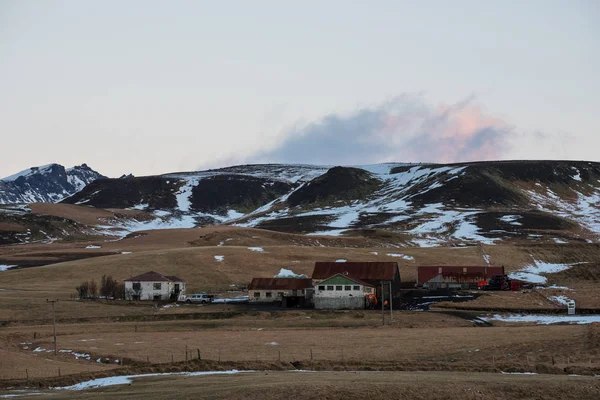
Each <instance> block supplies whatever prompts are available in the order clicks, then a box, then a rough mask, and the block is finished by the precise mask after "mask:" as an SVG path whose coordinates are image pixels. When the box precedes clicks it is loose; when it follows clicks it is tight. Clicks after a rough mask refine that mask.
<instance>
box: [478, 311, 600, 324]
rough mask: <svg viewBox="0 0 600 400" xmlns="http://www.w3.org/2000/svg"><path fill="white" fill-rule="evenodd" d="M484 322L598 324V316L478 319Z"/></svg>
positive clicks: (514, 315) (531, 315) (496, 317)
mask: <svg viewBox="0 0 600 400" xmlns="http://www.w3.org/2000/svg"><path fill="white" fill-rule="evenodd" d="M480 318H481V319H482V320H484V321H491V320H493V321H502V322H535V323H536V324H538V325H550V324H560V323H566V324H578V325H582V324H591V323H594V322H600V315H535V314H510V315H499V314H496V315H494V316H492V317H480Z"/></svg>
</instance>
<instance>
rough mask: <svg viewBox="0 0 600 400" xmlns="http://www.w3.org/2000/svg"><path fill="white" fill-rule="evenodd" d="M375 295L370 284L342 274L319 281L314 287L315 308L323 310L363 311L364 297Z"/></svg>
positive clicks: (373, 288)
mask: <svg viewBox="0 0 600 400" xmlns="http://www.w3.org/2000/svg"><path fill="white" fill-rule="evenodd" d="M371 293H375V287H374V286H373V285H371V284H370V283H367V282H364V281H361V280H360V279H356V278H352V277H351V276H348V275H344V274H335V275H334V276H332V277H330V278H328V279H325V280H323V281H321V282H320V283H319V284H318V285H317V286H316V287H315V295H314V302H315V308H316V309H319V310H323V309H338V310H339V309H364V308H365V305H366V299H365V296H367V295H369V294H371Z"/></svg>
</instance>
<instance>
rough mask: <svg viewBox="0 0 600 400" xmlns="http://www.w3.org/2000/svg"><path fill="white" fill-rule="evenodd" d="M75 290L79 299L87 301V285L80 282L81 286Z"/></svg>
mask: <svg viewBox="0 0 600 400" xmlns="http://www.w3.org/2000/svg"><path fill="white" fill-rule="evenodd" d="M75 290H77V295H78V296H79V298H80V299H87V298H88V296H89V283H88V282H81V284H80V285H79V286H77V287H76V288H75Z"/></svg>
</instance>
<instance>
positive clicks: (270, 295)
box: [265, 292, 273, 297]
mask: <svg viewBox="0 0 600 400" xmlns="http://www.w3.org/2000/svg"><path fill="white" fill-rule="evenodd" d="M265 297H273V293H271V292H267V293H265Z"/></svg>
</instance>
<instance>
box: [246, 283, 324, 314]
mask: <svg viewBox="0 0 600 400" xmlns="http://www.w3.org/2000/svg"><path fill="white" fill-rule="evenodd" d="M312 292H313V291H312V280H311V279H307V278H253V279H252V282H250V284H249V285H248V300H249V302H250V303H279V304H281V305H282V306H283V307H295V306H299V307H303V306H306V305H308V304H309V303H310V302H311V301H312Z"/></svg>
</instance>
